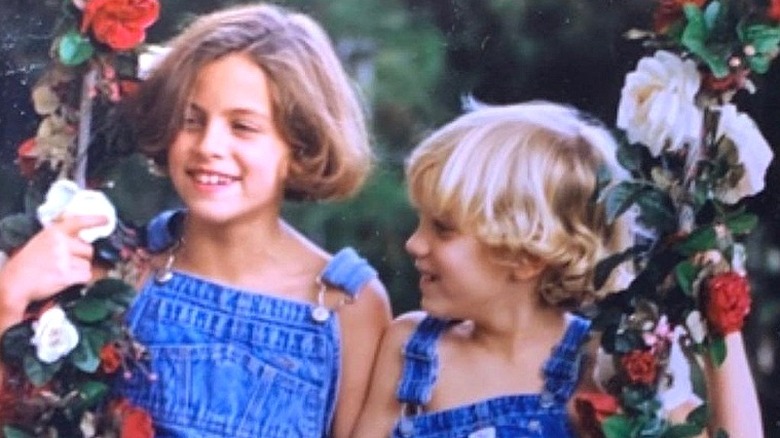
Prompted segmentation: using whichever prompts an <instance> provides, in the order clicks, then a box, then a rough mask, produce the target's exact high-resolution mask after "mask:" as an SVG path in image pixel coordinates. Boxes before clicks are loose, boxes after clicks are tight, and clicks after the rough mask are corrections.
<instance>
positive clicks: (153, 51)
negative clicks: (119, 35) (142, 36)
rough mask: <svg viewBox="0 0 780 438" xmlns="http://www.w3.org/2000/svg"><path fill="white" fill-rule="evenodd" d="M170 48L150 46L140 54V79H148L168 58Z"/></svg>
mask: <svg viewBox="0 0 780 438" xmlns="http://www.w3.org/2000/svg"><path fill="white" fill-rule="evenodd" d="M170 51H171V49H170V47H165V46H159V45H154V44H150V45H147V46H145V47H144V48H143V51H142V52H141V53H139V54H138V78H139V79H146V78H148V77H149V76H150V75H151V74H152V72H153V71H154V69H155V68H157V66H158V65H160V63H161V62H162V61H163V60H164V59H165V57H166V56H168V53H169V52H170Z"/></svg>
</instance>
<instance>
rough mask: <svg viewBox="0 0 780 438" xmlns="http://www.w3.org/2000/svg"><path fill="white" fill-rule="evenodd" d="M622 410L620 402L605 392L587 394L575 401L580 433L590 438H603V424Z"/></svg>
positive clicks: (581, 395)
mask: <svg viewBox="0 0 780 438" xmlns="http://www.w3.org/2000/svg"><path fill="white" fill-rule="evenodd" d="M619 408H620V405H619V404H618V400H617V399H616V398H615V397H613V396H611V395H609V394H605V393H603V392H586V393H582V394H578V395H577V397H576V398H575V399H574V410H575V411H576V413H577V420H578V422H579V429H580V432H581V433H582V434H583V435H582V436H585V437H588V438H602V437H603V436H604V433H603V432H602V428H601V423H603V422H604V420H606V419H607V417H609V416H611V415H613V414H616V413H617V412H618V410H619Z"/></svg>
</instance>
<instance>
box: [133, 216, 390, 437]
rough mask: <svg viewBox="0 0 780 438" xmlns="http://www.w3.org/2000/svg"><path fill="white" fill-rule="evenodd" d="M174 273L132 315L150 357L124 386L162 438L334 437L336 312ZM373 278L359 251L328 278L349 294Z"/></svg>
mask: <svg viewBox="0 0 780 438" xmlns="http://www.w3.org/2000/svg"><path fill="white" fill-rule="evenodd" d="M149 232H150V233H152V234H157V232H156V231H155V230H153V229H151V228H150V230H149ZM156 238H158V240H159V238H160V236H156ZM172 274H173V275H172V276H171V277H170V278H169V279H167V281H165V282H159V281H156V280H155V279H150V280H149V281H148V282H147V283H146V285H145V286H144V288H143V289H142V291H141V293H140V294H139V296H138V297H137V299H136V301H135V302H134V303H133V305H132V306H131V308H130V311H129V312H128V316H127V319H128V324H129V327H130V331H131V333H132V334H133V336H134V337H135V339H137V340H138V341H139V342H140V343H141V344H143V345H144V346H145V347H146V348H147V349H148V351H149V353H150V354H149V356H150V360H149V361H148V362H145V363H141V364H138V365H139V366H137V367H136V368H135V369H132V376H131V377H130V378H129V379H128V380H126V381H124V383H122V384H120V390H121V391H122V392H123V394H124V395H125V396H126V397H128V398H129V399H130V401H131V402H132V403H134V404H136V405H138V406H140V407H142V408H144V409H146V410H147V411H148V412H149V413H150V415H151V416H152V419H153V421H154V425H155V431H156V437H158V438H165V437H188V438H195V437H198V438H216V437H231V438H250V437H251V438H255V437H263V438H291V437H306V438H309V437H322V436H325V435H326V434H327V432H328V430H329V429H330V424H331V420H332V418H333V411H334V407H335V403H336V395H337V389H338V382H339V372H340V369H339V366H340V355H341V346H340V335H339V325H338V318H337V316H336V315H335V314H334V313H332V312H331V313H327V312H326V315H325V317H324V318H323V317H322V314H321V313H320V314H319V315H318V314H317V310H323V309H319V308H318V307H317V306H315V305H313V304H309V303H304V302H296V301H290V300H285V299H282V298H277V297H273V296H268V295H263V294H257V293H251V292H247V291H243V290H239V289H235V288H232V287H229V286H225V285H222V284H217V283H213V282H210V281H208V280H205V279H203V278H199V277H196V276H193V275H189V274H186V273H183V272H176V271H174V272H173V273H172ZM374 277H376V271H375V270H374V269H373V268H372V267H371V266H370V265H369V264H368V263H367V262H366V260H364V259H362V258H361V257H359V256H358V255H357V253H356V252H355V251H354V250H352V249H351V248H346V249H343V250H341V251H340V252H338V253H337V254H336V255H334V257H333V258H332V259H331V261H330V262H329V264H328V265H327V267H326V268H325V270H324V271H323V273H322V276H321V278H322V280H323V282H325V283H327V284H329V285H332V286H335V287H339V288H341V289H343V290H344V292H345V293H346V294H348V295H349V296H350V297H354V296H355V295H356V294H357V292H358V291H359V290H360V288H361V287H362V286H363V285H364V284H365V283H366V282H367V281H369V280H371V279H372V278H374ZM144 367H148V369H144Z"/></svg>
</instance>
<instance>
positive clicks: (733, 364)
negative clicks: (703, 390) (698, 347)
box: [705, 332, 764, 438]
mask: <svg viewBox="0 0 780 438" xmlns="http://www.w3.org/2000/svg"><path fill="white" fill-rule="evenodd" d="M725 341H726V351H727V354H726V360H725V361H724V362H723V363H722V364H721V365H720V366H719V367H715V366H714V365H713V364H712V363H711V362H709V361H707V363H706V365H705V373H706V376H707V388H708V391H709V402H710V406H711V413H712V417H711V418H712V420H711V421H710V434H711V436H715V432H717V430H718V429H719V428H721V429H723V430H725V431H726V432H728V434H729V437H731V438H742V437H745V438H761V437H763V436H764V430H763V423H762V420H761V408H760V407H759V404H758V394H757V393H756V386H755V383H754V382H753V375H752V374H751V371H750V365H749V364H748V359H747V354H746V352H745V344H744V341H743V338H742V333H739V332H735V333H730V334H728V335H726V339H725Z"/></svg>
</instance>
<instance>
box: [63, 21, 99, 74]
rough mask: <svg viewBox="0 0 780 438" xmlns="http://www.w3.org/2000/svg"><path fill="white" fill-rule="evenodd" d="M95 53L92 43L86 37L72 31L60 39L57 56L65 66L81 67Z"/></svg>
mask: <svg viewBox="0 0 780 438" xmlns="http://www.w3.org/2000/svg"><path fill="white" fill-rule="evenodd" d="M94 53H95V48H94V47H92V43H90V42H89V39H88V38H86V37H85V36H84V35H82V34H80V33H78V32H76V31H75V30H71V31H69V32H67V33H66V34H65V35H63V36H62V38H60V41H59V45H58V47H57V55H58V56H59V59H60V62H62V63H63V64H65V65H69V66H74V65H79V64H81V63H82V62H84V61H86V60H87V59H89V58H91V57H92V55H93V54H94Z"/></svg>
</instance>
